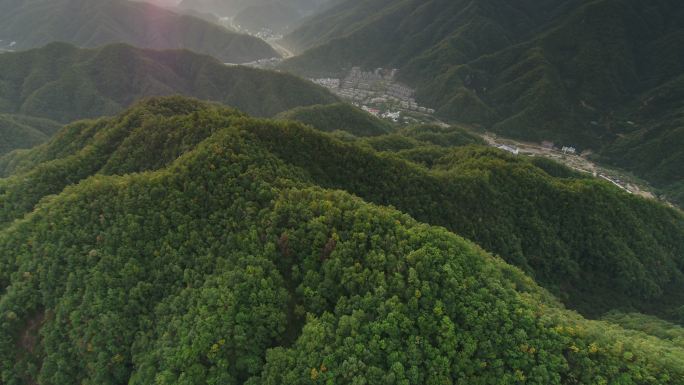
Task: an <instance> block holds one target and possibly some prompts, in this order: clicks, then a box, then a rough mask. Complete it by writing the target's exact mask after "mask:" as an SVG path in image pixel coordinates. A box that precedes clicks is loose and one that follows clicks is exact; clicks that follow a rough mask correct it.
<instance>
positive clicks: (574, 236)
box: [0, 99, 684, 321]
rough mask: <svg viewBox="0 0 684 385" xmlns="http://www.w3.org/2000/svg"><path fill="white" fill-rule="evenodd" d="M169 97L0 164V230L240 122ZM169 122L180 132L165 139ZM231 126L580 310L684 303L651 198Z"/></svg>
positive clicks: (540, 175) (669, 309) (459, 154)
mask: <svg viewBox="0 0 684 385" xmlns="http://www.w3.org/2000/svg"><path fill="white" fill-rule="evenodd" d="M174 100H177V99H170V101H169V102H166V101H164V99H162V101H161V102H155V101H152V102H150V103H148V104H145V105H142V106H139V107H136V108H133V109H131V110H129V111H128V112H127V113H126V114H124V115H122V116H119V117H117V118H107V119H101V120H98V121H95V122H80V123H75V124H73V125H70V126H68V127H67V128H65V129H64V130H62V131H61V132H60V134H58V135H57V136H56V137H55V139H54V140H53V141H51V142H50V143H48V144H46V145H43V146H40V147H37V148H35V149H33V150H31V151H27V152H22V153H18V154H11V156H6V157H3V158H0V171H1V173H0V175H4V176H9V177H8V178H6V179H3V180H0V202H2V206H1V207H2V210H0V227H1V226H2V225H3V224H4V226H8V225H9V224H11V223H12V221H14V220H15V219H18V218H22V217H23V216H24V215H26V214H27V213H30V212H31V211H33V210H34V209H35V207H36V205H37V204H39V202H40V201H41V199H43V198H44V197H46V196H49V195H52V194H57V193H59V192H60V191H62V189H64V188H65V187H66V186H68V185H69V184H72V183H77V182H79V181H81V180H83V179H85V178H87V177H89V176H91V175H93V174H104V175H112V174H114V175H121V174H126V173H131V172H142V171H148V170H156V169H159V168H160V167H164V166H165V165H166V164H168V163H169V162H171V161H173V160H174V159H176V158H177V157H178V156H180V155H181V154H182V153H184V152H186V151H189V150H191V149H193V148H194V145H195V144H197V143H199V142H201V141H202V140H204V139H205V138H207V137H208V136H210V135H212V134H213V133H215V132H216V131H217V130H220V129H221V128H222V127H225V126H230V125H231V123H232V122H233V121H235V120H237V121H240V120H241V119H242V117H241V114H238V113H235V112H233V113H232V114H227V113H226V112H223V113H222V114H218V115H217V113H216V111H221V110H220V109H219V107H211V108H210V107H206V106H204V105H203V104H201V103H199V102H173V103H171V102H172V101H174ZM180 100H181V101H182V99H180ZM158 104H159V105H160V107H158V106H157V105H158ZM167 105H171V106H176V105H180V106H182V109H180V110H177V109H174V108H176V107H173V108H171V109H169V108H167V107H166V106H167ZM193 109H202V110H206V111H207V112H206V113H205V114H206V115H209V116H212V118H211V119H209V120H206V121H201V120H200V121H198V120H197V118H196V117H195V116H194V115H193V114H189V113H188V112H186V111H192V110H193ZM179 111H180V112H179ZM212 111H213V112H212ZM209 112H212V113H211V114H209ZM147 114H149V115H150V118H149V119H148V118H147V117H146V115H147ZM179 114H180V115H181V116H177V115H179ZM148 127H155V130H154V132H155V133H154V134H152V133H151V132H149V130H150V129H149V128H148ZM175 127H187V128H186V130H187V132H186V133H184V134H183V135H180V134H174V133H173V132H172V131H173V130H174V129H175ZM241 127H243V128H244V129H245V130H247V131H248V132H249V133H250V135H251V137H252V139H251V140H253V141H256V142H255V143H259V146H260V147H261V148H262V149H263V150H264V151H268V153H269V154H271V156H274V157H276V158H278V159H280V160H279V161H282V162H284V163H286V164H288V165H291V166H293V167H295V168H296V170H297V172H298V173H299V174H298V175H301V176H302V178H303V180H306V181H310V182H311V183H314V184H315V185H318V186H322V187H325V188H335V189H343V190H346V191H348V192H350V193H353V194H355V195H358V196H360V197H362V198H364V199H366V200H368V201H370V202H373V203H376V204H381V205H392V206H394V207H397V208H398V209H400V210H402V211H404V212H406V213H408V214H410V215H412V216H413V217H415V218H416V219H418V220H420V221H423V222H425V223H429V224H432V225H439V226H444V227H446V228H447V229H449V230H451V231H454V232H456V233H458V234H460V235H462V236H464V237H466V238H468V239H470V240H472V241H474V242H476V243H477V244H479V245H480V246H482V247H484V248H485V249H486V250H489V251H491V252H494V253H496V254H498V255H500V256H501V257H502V258H504V259H505V260H506V261H508V262H509V263H512V264H514V265H516V266H518V267H520V268H522V269H524V270H525V271H527V272H528V273H530V274H532V275H533V277H535V278H536V280H537V281H538V282H539V283H540V284H542V285H543V286H544V287H546V288H547V289H549V290H550V291H552V292H553V293H554V294H556V295H557V296H559V298H561V299H562V300H563V302H564V303H565V304H567V305H568V306H570V307H571V308H573V309H577V310H580V311H581V312H582V313H584V314H586V315H590V316H598V315H600V314H602V313H603V312H605V311H608V310H612V309H616V308H617V309H624V310H630V309H638V310H639V311H641V312H644V313H650V314H655V315H658V316H661V317H669V318H673V317H674V318H676V317H677V316H676V315H674V313H676V312H677V311H678V308H679V307H681V306H683V305H684V291H683V290H682V287H683V286H684V259H683V258H682V257H683V256H684V236H682V235H683V234H684V218H683V217H682V215H681V213H678V212H676V211H674V210H671V209H668V208H666V207H664V206H661V205H659V204H657V203H655V202H652V201H646V200H643V199H640V198H636V197H632V196H629V195H627V194H625V193H623V192H621V191H620V190H618V189H616V188H614V187H613V186H611V185H610V184H607V183H604V182H600V181H598V180H595V179H587V178H585V177H577V176H575V175H574V174H573V173H572V172H567V173H559V172H558V171H553V172H554V173H555V174H558V175H559V176H557V177H554V176H551V175H550V174H549V173H548V172H547V171H545V170H547V169H548V168H546V167H545V168H544V169H542V168H540V167H537V166H536V165H535V163H533V162H531V161H527V160H524V159H517V158H513V157H509V156H507V155H505V154H504V153H502V152H500V151H498V150H492V149H487V148H484V147H477V146H475V147H470V146H466V147H458V148H453V149H451V150H449V149H448V148H447V151H446V152H441V153H439V155H438V156H437V157H436V158H435V159H433V160H432V162H431V163H432V169H426V168H424V167H419V166H417V165H415V164H413V163H411V162H407V161H405V160H402V159H401V158H399V157H398V156H394V155H392V154H391V153H387V151H388V150H387V149H386V148H385V149H383V151H385V152H384V153H377V152H375V151H374V150H372V149H370V148H369V146H368V144H365V145H357V144H356V143H344V142H341V141H338V140H335V139H333V138H332V137H331V136H329V135H327V134H324V133H321V132H319V131H314V130H311V129H306V128H304V127H303V126H302V125H300V124H295V123H292V122H289V123H288V122H283V123H280V124H267V122H264V121H256V120H252V121H249V122H243V123H241ZM169 130H171V132H169ZM415 131H418V132H421V131H422V132H425V131H427V130H424V129H423V130H415ZM407 134H408V135H413V134H412V133H407ZM179 135H180V136H179ZM394 135H395V137H396V134H394ZM390 136H393V135H390ZM413 136H414V137H419V135H417V134H415V135H413ZM405 137H406V138H409V139H410V140H413V141H414V142H415V141H417V139H413V138H411V137H410V136H405ZM381 138H382V137H378V139H377V140H381ZM423 138H424V139H423V140H427V138H429V137H423ZM443 138H449V136H447V135H444V136H443ZM368 140H369V141H370V142H369V143H370V146H376V147H377V146H378V142H374V140H376V139H375V138H373V139H368ZM433 140H435V139H434V137H433ZM364 141H365V139H364ZM435 142H438V141H437V140H435ZM141 143H142V144H141ZM385 143H386V142H385ZM390 151H391V150H390ZM483 202H485V203H483ZM682 321H684V320H682Z"/></svg>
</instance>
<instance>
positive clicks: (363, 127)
mask: <svg viewBox="0 0 684 385" xmlns="http://www.w3.org/2000/svg"><path fill="white" fill-rule="evenodd" d="M277 118H279V119H289V120H296V121H298V122H301V123H304V124H308V125H310V126H312V127H314V128H316V129H317V130H321V131H327V132H332V131H345V132H348V133H350V134H353V135H356V136H375V135H382V134H386V133H388V132H389V131H391V130H392V126H391V125H390V124H389V123H387V122H385V121H383V120H381V119H378V118H376V117H374V116H372V115H371V114H369V113H367V112H365V111H363V110H360V109H358V108H356V107H354V106H352V105H349V104H346V103H336V104H329V105H325V106H308V107H297V108H295V109H293V110H290V111H285V112H282V113H280V114H278V116H277Z"/></svg>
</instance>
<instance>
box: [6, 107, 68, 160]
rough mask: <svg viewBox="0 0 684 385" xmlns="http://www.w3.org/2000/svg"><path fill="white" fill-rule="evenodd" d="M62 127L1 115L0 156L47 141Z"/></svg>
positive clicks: (33, 119)
mask: <svg viewBox="0 0 684 385" xmlns="http://www.w3.org/2000/svg"><path fill="white" fill-rule="evenodd" d="M59 128H60V125H59V124H58V123H55V122H53V121H50V120H45V119H38V118H31V117H27V116H21V115H7V114H0V155H4V154H6V153H8V152H10V151H12V150H15V149H19V148H31V147H33V146H35V145H38V144H40V143H43V142H45V141H47V140H48V139H49V138H50V136H52V134H54V133H55V132H57V130H59Z"/></svg>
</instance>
